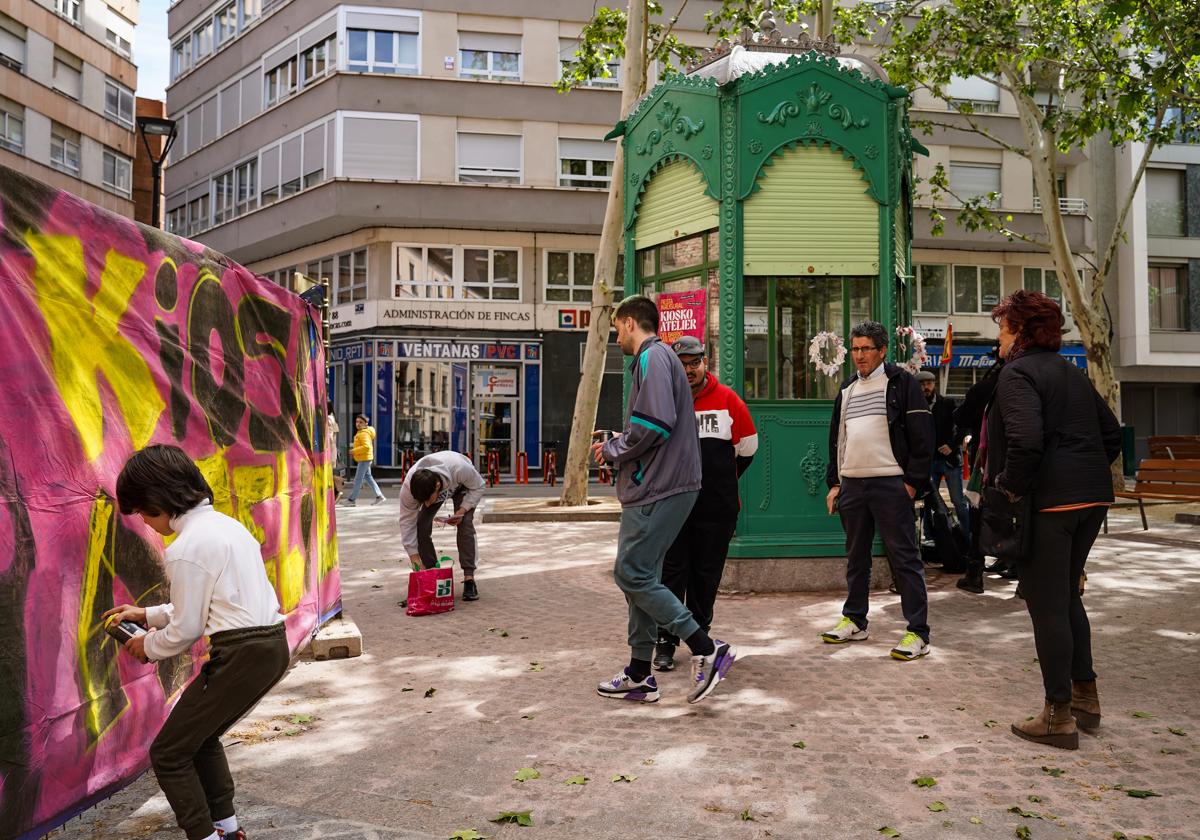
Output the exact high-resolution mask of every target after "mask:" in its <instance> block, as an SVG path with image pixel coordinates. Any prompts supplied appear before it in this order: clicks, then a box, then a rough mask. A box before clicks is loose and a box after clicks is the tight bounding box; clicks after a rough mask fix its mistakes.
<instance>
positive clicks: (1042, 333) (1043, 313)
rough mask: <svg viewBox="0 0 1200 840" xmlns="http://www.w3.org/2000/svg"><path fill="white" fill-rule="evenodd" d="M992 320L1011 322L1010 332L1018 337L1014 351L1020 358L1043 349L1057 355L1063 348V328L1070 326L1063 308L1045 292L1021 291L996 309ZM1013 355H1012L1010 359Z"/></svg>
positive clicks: (1009, 323) (1009, 324) (1016, 292)
mask: <svg viewBox="0 0 1200 840" xmlns="http://www.w3.org/2000/svg"><path fill="white" fill-rule="evenodd" d="M992 320H993V321H995V322H996V323H997V324H999V323H1000V321H1001V320H1004V321H1007V322H1008V329H1009V331H1010V332H1012V333H1015V334H1016V336H1017V340H1016V342H1014V344H1013V351H1014V352H1015V353H1017V354H1019V353H1020V352H1022V351H1024V350H1026V349H1028V348H1030V347H1040V348H1042V349H1043V350H1049V351H1051V352H1053V353H1057V352H1058V351H1059V349H1061V348H1062V328H1063V324H1065V323H1066V319H1065V318H1063V313H1062V307H1060V306H1059V305H1058V304H1057V303H1055V302H1054V299H1053V298H1049V297H1046V296H1045V295H1044V294H1042V293H1041V292H1031V291H1029V290H1027V289H1018V290H1017V291H1015V292H1013V293H1012V294H1011V295H1009V296H1008V297H1006V298H1004V300H1002V301H1000V302H999V303H998V304H996V306H995V308H993V309H992ZM1012 357H1013V353H1010V354H1009V358H1010V359H1011V358H1012Z"/></svg>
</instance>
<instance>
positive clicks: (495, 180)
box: [458, 132, 521, 184]
mask: <svg viewBox="0 0 1200 840" xmlns="http://www.w3.org/2000/svg"><path fill="white" fill-rule="evenodd" d="M458 180H459V181H462V182H463V183H476V184H519V183H521V136H520V135H519V134H466V133H462V132H459V134H458Z"/></svg>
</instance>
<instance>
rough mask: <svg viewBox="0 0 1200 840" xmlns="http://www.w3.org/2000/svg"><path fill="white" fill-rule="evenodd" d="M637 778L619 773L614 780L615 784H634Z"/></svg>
mask: <svg viewBox="0 0 1200 840" xmlns="http://www.w3.org/2000/svg"><path fill="white" fill-rule="evenodd" d="M636 778H637V776H631V775H629V774H628V773H618V774H617V775H615V776H613V779H612V780H613V781H614V782H632V781H633V780H634V779H636Z"/></svg>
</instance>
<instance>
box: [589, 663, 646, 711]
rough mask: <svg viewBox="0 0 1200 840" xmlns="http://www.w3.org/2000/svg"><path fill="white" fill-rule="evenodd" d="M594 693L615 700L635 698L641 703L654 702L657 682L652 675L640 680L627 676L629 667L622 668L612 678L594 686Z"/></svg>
mask: <svg viewBox="0 0 1200 840" xmlns="http://www.w3.org/2000/svg"><path fill="white" fill-rule="evenodd" d="M596 693H597V694H599V695H600V696H601V697H612V698H615V699H617V700H635V701H639V702H642V703H654V702H656V701H657V700H658V697H659V694H658V683H657V682H655V680H654V677H646V679H644V680H642V681H641V682H637V681H635V680H633V679H632V678H631V677H630V676H629V669H628V668H622V669H621V671H620V673H618V674H617V675H616V676H614V677H613V678H612V679H607V680H604V681H603V682H601V683H600V684H599V685H598V686H596Z"/></svg>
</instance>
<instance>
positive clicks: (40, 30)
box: [0, 0, 138, 216]
mask: <svg viewBox="0 0 1200 840" xmlns="http://www.w3.org/2000/svg"><path fill="white" fill-rule="evenodd" d="M137 21H138V0H0V163H2V164H4V165H5V166H8V167H11V168H13V169H16V170H18V171H20V172H23V173H25V174H28V175H31V176H33V177H35V178H37V179H39V180H41V181H45V182H46V183H48V184H50V185H52V186H54V187H56V188H59V189H63V190H68V191H70V192H72V193H75V194H76V195H79V196H81V197H83V198H85V199H87V200H88V201H91V202H93V203H94V204H99V205H100V206H102V207H105V208H107V209H109V210H112V211H114V212H117V213H120V214H122V215H125V216H132V215H133V209H134V205H133V156H134V145H135V140H136V137H135V134H136V131H135V127H134V126H135V123H134V116H135V114H134V91H135V90H136V89H137V68H136V67H135V66H134V64H133V38H134V30H135V28H136V26H137Z"/></svg>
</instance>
